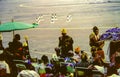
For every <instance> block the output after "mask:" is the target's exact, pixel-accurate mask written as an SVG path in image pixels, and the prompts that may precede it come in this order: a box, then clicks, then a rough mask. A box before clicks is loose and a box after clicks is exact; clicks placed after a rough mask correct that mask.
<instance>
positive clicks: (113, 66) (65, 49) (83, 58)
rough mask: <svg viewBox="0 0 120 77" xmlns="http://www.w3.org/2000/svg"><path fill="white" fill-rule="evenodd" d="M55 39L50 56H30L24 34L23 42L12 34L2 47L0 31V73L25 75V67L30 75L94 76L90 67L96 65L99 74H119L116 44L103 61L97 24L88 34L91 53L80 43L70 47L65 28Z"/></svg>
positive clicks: (0, 76)
mask: <svg viewBox="0 0 120 77" xmlns="http://www.w3.org/2000/svg"><path fill="white" fill-rule="evenodd" d="M58 40H59V43H58V47H56V48H55V52H56V54H53V55H52V58H51V59H49V58H48V56H46V55H43V56H42V57H41V59H33V58H31V56H30V53H29V46H28V45H29V44H28V39H27V37H25V42H24V43H21V42H20V35H19V34H15V36H14V38H13V41H12V42H9V43H8V45H9V47H7V48H4V47H3V45H2V34H0V77H24V76H25V77H26V76H27V75H24V74H27V73H28V72H29V71H32V73H33V74H31V75H30V77H33V76H34V75H35V77H65V76H68V77H94V76H93V73H92V70H99V69H98V68H97V67H100V68H103V71H100V73H101V75H102V76H101V77H103V76H104V77H105V76H106V77H107V76H110V75H112V74H116V75H119V73H120V71H119V70H120V69H119V68H120V61H119V60H120V47H118V48H117V49H116V51H114V53H113V54H111V55H110V63H107V62H106V61H105V54H104V50H103V46H104V43H105V41H104V40H100V35H99V29H98V27H96V26H94V27H93V32H92V33H91V34H90V36H89V45H90V47H91V50H90V52H91V55H88V53H87V52H86V51H84V50H82V49H81V48H80V46H78V47H76V48H75V49H74V47H73V44H74V40H73V38H72V37H71V36H69V35H68V34H67V30H66V29H62V30H61V36H60V37H59V38H58ZM19 64H21V65H19ZM35 64H36V65H35ZM76 67H83V68H85V69H88V70H89V71H87V74H86V73H81V72H77V73H76ZM4 68H5V69H4ZM106 69H107V70H106ZM22 70H24V71H22ZM25 70H26V71H27V73H25V72H26V71H25ZM28 70H29V71H28ZM33 70H34V72H33ZM106 71H107V72H106ZM28 75H29V73H28ZM28 77H29V76H28Z"/></svg>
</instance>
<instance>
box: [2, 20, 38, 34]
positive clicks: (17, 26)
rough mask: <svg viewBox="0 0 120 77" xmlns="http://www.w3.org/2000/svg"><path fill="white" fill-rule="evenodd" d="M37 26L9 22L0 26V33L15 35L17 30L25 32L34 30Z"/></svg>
mask: <svg viewBox="0 0 120 77" xmlns="http://www.w3.org/2000/svg"><path fill="white" fill-rule="evenodd" d="M36 26H38V24H35V23H33V24H28V23H24V22H7V23H3V24H1V25H0V32H9V31H13V35H14V31H15V30H24V29H29V28H34V27H36Z"/></svg>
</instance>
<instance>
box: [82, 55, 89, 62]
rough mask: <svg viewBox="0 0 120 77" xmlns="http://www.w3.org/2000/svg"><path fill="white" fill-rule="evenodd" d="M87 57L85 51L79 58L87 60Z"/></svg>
mask: <svg viewBox="0 0 120 77" xmlns="http://www.w3.org/2000/svg"><path fill="white" fill-rule="evenodd" d="M87 59H88V56H87V53H84V54H82V55H81V60H82V61H87Z"/></svg>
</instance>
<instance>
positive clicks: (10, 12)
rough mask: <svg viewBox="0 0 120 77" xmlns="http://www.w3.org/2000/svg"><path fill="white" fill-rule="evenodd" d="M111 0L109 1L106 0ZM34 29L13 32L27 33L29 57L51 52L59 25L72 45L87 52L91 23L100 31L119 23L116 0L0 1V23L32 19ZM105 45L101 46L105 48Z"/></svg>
mask: <svg viewBox="0 0 120 77" xmlns="http://www.w3.org/2000/svg"><path fill="white" fill-rule="evenodd" d="M110 1H111V2H110ZM38 17H40V18H39V27H38V28H37V29H30V30H22V31H16V33H20V34H21V41H24V38H23V36H24V35H28V36H29V43H30V50H31V53H32V54H34V55H33V56H35V57H37V56H39V55H40V54H51V53H54V47H56V46H58V37H59V36H60V28H67V29H68V34H69V35H70V36H72V37H73V39H74V47H76V46H80V47H81V48H82V49H83V50H86V51H88V52H89V49H90V47H89V45H88V42H89V39H88V36H89V34H90V32H91V31H92V30H91V29H92V27H93V26H94V25H96V26H98V27H99V28H100V33H103V32H105V30H106V29H108V28H109V27H116V26H118V27H119V26H120V22H119V20H120V1H119V0H109V2H108V0H12V1H11V0H0V20H1V22H2V23H5V22H9V21H11V19H12V18H13V19H14V20H15V21H21V22H26V23H33V22H36V20H37V18H38ZM3 36H4V40H3V43H4V46H5V47H7V43H8V42H9V41H11V40H12V32H7V33H3ZM106 50H107V46H105V51H106Z"/></svg>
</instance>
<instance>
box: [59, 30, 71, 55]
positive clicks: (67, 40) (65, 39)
mask: <svg viewBox="0 0 120 77" xmlns="http://www.w3.org/2000/svg"><path fill="white" fill-rule="evenodd" d="M61 34H62V36H60V37H59V47H60V48H61V56H62V57H66V56H68V51H70V50H72V51H73V39H72V37H70V36H68V35H67V31H66V29H62V31H61Z"/></svg>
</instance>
